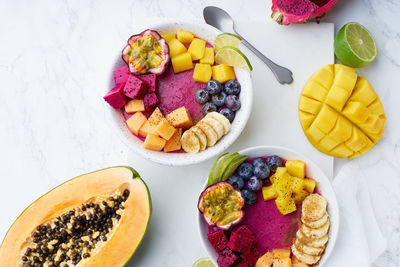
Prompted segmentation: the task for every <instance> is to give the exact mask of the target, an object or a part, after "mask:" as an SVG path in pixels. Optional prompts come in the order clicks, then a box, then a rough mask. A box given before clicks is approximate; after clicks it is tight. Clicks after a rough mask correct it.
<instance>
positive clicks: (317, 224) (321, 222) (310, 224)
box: [301, 211, 329, 228]
mask: <svg viewBox="0 0 400 267" xmlns="http://www.w3.org/2000/svg"><path fill="white" fill-rule="evenodd" d="M328 219H329V217H328V213H327V212H326V211H325V215H323V216H322V218H321V219H319V220H316V221H307V220H305V219H304V218H303V217H302V218H301V221H302V222H303V223H304V224H305V225H307V226H308V227H310V228H319V227H321V226H322V225H324V224H325V223H326V222H327V221H328Z"/></svg>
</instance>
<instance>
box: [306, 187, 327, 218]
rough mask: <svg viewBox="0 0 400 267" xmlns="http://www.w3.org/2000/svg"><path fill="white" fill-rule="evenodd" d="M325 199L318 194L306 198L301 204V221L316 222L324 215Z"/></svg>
mask: <svg viewBox="0 0 400 267" xmlns="http://www.w3.org/2000/svg"><path fill="white" fill-rule="evenodd" d="M327 205H328V203H327V202H326V199H325V198H323V197H322V196H320V195H318V194H311V195H309V196H307V197H306V198H305V199H304V201H303V204H302V210H301V211H302V213H301V217H302V219H304V220H306V221H318V220H319V219H321V218H322V217H323V216H324V214H325V213H326V206H327Z"/></svg>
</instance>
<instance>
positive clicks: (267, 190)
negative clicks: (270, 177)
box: [262, 185, 278, 201]
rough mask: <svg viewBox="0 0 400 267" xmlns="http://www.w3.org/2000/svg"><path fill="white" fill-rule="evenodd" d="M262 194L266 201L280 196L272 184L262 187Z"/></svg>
mask: <svg viewBox="0 0 400 267" xmlns="http://www.w3.org/2000/svg"><path fill="white" fill-rule="evenodd" d="M262 194H263V198H264V200H265V201H267V200H270V199H273V198H277V197H278V193H276V190H275V188H274V187H273V186H272V185H270V186H264V187H263V188H262Z"/></svg>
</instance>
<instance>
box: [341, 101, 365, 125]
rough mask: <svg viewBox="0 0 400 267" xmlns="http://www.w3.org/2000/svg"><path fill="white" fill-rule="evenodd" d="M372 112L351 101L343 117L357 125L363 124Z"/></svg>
mask: <svg viewBox="0 0 400 267" xmlns="http://www.w3.org/2000/svg"><path fill="white" fill-rule="evenodd" d="M370 114H371V111H370V110H369V109H367V108H366V107H365V106H364V105H363V104H361V103H360V102H354V101H350V102H348V103H347V104H346V106H345V107H344V109H343V115H345V116H346V117H347V118H349V119H350V120H352V121H353V122H355V123H363V122H365V121H366V120H367V119H368V116H369V115H370Z"/></svg>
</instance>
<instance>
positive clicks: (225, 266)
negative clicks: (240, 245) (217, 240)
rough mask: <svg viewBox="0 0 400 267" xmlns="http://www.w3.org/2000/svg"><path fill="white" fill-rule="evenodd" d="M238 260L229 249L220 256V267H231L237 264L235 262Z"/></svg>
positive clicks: (218, 261)
mask: <svg viewBox="0 0 400 267" xmlns="http://www.w3.org/2000/svg"><path fill="white" fill-rule="evenodd" d="M237 259H238V257H237V256H236V255H235V253H234V252H233V251H232V250H230V249H229V248H226V249H224V250H223V251H221V253H220V254H219V257H218V260H217V263H218V266H219V267H230V266H232V265H233V264H234V263H235V261H237Z"/></svg>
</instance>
